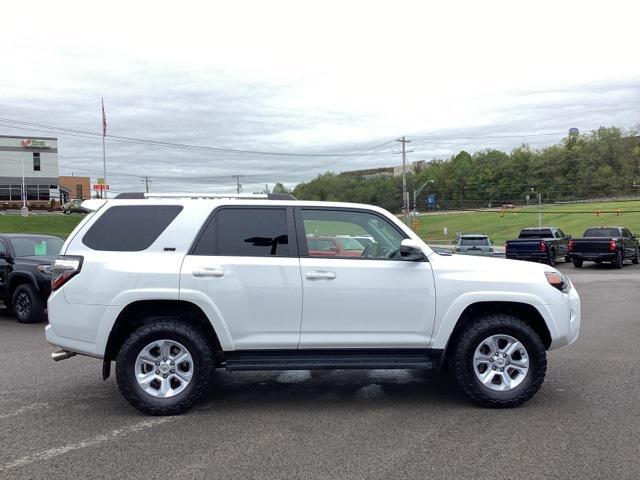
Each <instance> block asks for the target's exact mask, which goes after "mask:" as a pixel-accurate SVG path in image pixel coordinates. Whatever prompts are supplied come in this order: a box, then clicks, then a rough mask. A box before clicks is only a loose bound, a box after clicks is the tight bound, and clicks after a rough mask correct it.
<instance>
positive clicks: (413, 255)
mask: <svg viewBox="0 0 640 480" xmlns="http://www.w3.org/2000/svg"><path fill="white" fill-rule="evenodd" d="M400 257H401V258H402V259H403V260H407V261H408V262H417V261H419V260H424V258H425V256H424V253H422V248H420V244H419V243H418V242H416V241H415V240H411V239H410V238H405V239H404V240H402V242H401V243H400Z"/></svg>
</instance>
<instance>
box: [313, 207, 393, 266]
mask: <svg viewBox="0 0 640 480" xmlns="http://www.w3.org/2000/svg"><path fill="white" fill-rule="evenodd" d="M302 219H303V222H304V230H305V235H306V239H307V250H308V252H309V256H310V257H325V256H327V255H326V252H327V250H326V249H324V248H321V247H322V246H323V245H321V244H320V243H319V242H318V240H320V239H318V238H317V237H324V238H323V239H322V240H323V241H324V242H325V243H326V241H327V240H328V241H330V242H331V243H332V244H333V246H334V248H335V243H334V242H341V243H340V244H341V245H342V246H343V250H344V252H337V251H335V250H334V251H333V256H343V257H345V258H365V259H376V260H379V259H397V260H399V259H400V255H399V251H400V242H402V240H403V239H404V236H403V235H402V233H401V232H400V231H398V229H397V228H395V227H394V226H393V225H392V224H391V223H390V222H388V221H387V220H385V219H384V218H382V217H380V216H378V215H375V214H373V213H368V212H362V211H358V210H321V209H302ZM348 237H357V238H360V237H362V238H364V239H367V240H370V241H368V242H367V241H366V240H365V243H367V245H366V247H365V245H364V244H363V243H360V242H359V241H358V240H357V239H356V238H348ZM343 242H346V243H348V246H347V245H345V243H343ZM355 242H357V243H358V245H356V244H355Z"/></svg>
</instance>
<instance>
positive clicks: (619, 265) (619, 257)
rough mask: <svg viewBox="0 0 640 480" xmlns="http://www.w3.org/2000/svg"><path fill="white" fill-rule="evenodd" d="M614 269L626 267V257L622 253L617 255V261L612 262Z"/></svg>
mask: <svg viewBox="0 0 640 480" xmlns="http://www.w3.org/2000/svg"><path fill="white" fill-rule="evenodd" d="M612 264H613V268H617V269H621V268H622V267H623V266H624V257H623V256H622V252H618V253H617V254H616V259H615V260H614V261H613V262H612Z"/></svg>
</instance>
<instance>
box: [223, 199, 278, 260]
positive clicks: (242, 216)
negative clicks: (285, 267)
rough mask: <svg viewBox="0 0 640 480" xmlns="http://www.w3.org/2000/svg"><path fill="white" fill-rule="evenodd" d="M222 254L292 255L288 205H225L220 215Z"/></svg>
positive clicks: (253, 255)
mask: <svg viewBox="0 0 640 480" xmlns="http://www.w3.org/2000/svg"><path fill="white" fill-rule="evenodd" d="M216 224H217V227H218V229H217V230H218V236H217V241H218V255H225V256H238V257H269V256H276V257H286V256H287V255H289V234H288V229H287V211H286V210H285V209H284V208H255V209H251V208H224V209H222V210H220V211H219V212H218V213H217V214H216Z"/></svg>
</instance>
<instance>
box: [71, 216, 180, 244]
mask: <svg viewBox="0 0 640 480" xmlns="http://www.w3.org/2000/svg"><path fill="white" fill-rule="evenodd" d="M181 211H182V207H181V206H179V205H131V206H118V207H111V208H110V209H109V210H107V211H106V212H104V213H103V214H102V215H101V216H100V217H99V218H98V219H97V220H96V222H95V223H94V224H93V225H92V226H91V228H89V231H88V232H87V233H86V234H85V236H84V238H83V239H82V243H84V244H85V245H86V246H87V247H89V248H92V249H94V250H104V251H109V252H139V251H141V250H146V249H147V248H149V247H150V246H151V244H152V243H153V242H155V241H156V240H157V238H158V237H159V236H160V234H161V233H162V232H164V230H165V229H166V228H167V227H168V226H169V224H170V223H171V222H172V221H173V220H174V219H175V218H176V217H177V216H178V214H179V213H180V212H181Z"/></svg>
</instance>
